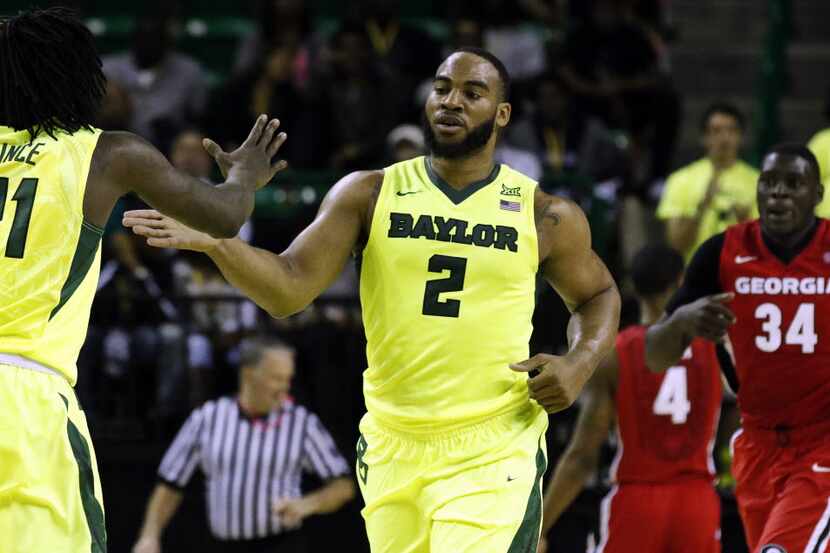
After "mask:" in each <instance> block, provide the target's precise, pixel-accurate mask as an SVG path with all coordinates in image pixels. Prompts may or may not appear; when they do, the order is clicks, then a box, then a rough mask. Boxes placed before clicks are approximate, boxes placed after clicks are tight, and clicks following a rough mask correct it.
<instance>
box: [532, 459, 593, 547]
mask: <svg viewBox="0 0 830 553" xmlns="http://www.w3.org/2000/svg"><path fill="white" fill-rule="evenodd" d="M595 469H596V458H595V457H587V456H586V457H582V456H579V455H577V454H576V453H575V452H574V451H573V450H572V449H569V450H568V451H566V452H565V454H564V455H563V456H562V459H561V460H560V461H559V464H558V465H556V469H555V470H554V472H553V478H552V479H551V482H550V484H549V485H548V489H547V491H546V492H545V501H544V507H543V509H542V512H543V513H544V516H543V519H542V535H543V536H544V535H545V534H547V533H548V531H550V529H551V528H552V527H553V525H554V524H556V521H557V520H559V517H560V516H562V513H564V512H565V510H566V509H567V508H568V507H569V506H570V504H571V503H573V501H574V499H576V496H578V495H579V492H581V491H582V488H583V487H584V486H585V482H586V481H587V480H588V478H589V477H590V476H591V473H592V472H593V471H594V470H595Z"/></svg>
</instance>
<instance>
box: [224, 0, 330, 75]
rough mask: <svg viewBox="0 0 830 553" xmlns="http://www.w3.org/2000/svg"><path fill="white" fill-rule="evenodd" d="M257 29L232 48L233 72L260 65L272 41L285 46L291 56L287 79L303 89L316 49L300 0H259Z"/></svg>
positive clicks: (242, 71)
mask: <svg viewBox="0 0 830 553" xmlns="http://www.w3.org/2000/svg"><path fill="white" fill-rule="evenodd" d="M257 12H258V14H257V19H256V20H257V23H258V24H259V26H258V28H257V30H256V31H255V32H254V33H253V34H250V35H248V36H246V37H245V38H243V39H242V40H241V41H240V43H239V47H238V48H237V51H236V62H235V63H234V68H233V72H234V75H248V74H250V73H251V71H253V70H255V69H256V68H258V67H261V66H262V65H263V60H264V59H265V58H267V57H268V56H269V54H270V51H271V49H272V45H273V44H274V43H276V42H278V43H280V44H283V45H285V46H287V47H288V48H289V50H288V51H290V52H291V54H292V56H291V59H290V60H289V62H288V64H289V68H288V72H289V74H290V78H291V81H292V82H293V84H294V85H295V86H297V87H298V88H301V89H304V88H305V87H306V86H307V85H308V84H309V79H310V77H311V72H312V71H311V68H312V66H313V65H314V60H315V59H316V57H317V53H318V52H317V51H318V50H319V46H320V45H319V44H318V42H319V41H318V39H317V37H316V36H315V35H313V34H312V28H311V16H310V15H309V13H308V7H307V5H306V3H305V2H303V0H260V1H259V7H258V10H257Z"/></svg>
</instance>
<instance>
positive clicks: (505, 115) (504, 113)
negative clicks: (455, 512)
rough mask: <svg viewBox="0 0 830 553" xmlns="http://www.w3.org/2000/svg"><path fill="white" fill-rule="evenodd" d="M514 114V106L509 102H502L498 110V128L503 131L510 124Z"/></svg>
mask: <svg viewBox="0 0 830 553" xmlns="http://www.w3.org/2000/svg"><path fill="white" fill-rule="evenodd" d="M512 112H513V106H511V105H510V103H509V102H501V103H499V105H498V107H497V108H496V126H497V127H498V128H500V129H503V128H504V127H506V126H507V124H508V123H509V122H510V114H511V113H512Z"/></svg>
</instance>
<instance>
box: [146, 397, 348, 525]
mask: <svg viewBox="0 0 830 553" xmlns="http://www.w3.org/2000/svg"><path fill="white" fill-rule="evenodd" d="M197 466H200V467H201V468H202V471H203V472H204V474H205V480H206V486H207V490H206V491H207V507H208V519H209V521H210V529H211V532H212V533H213V535H214V536H216V537H217V538H220V539H225V540H239V539H252V538H264V537H266V536H270V535H274V534H278V533H280V531H281V528H280V522H279V520H276V519H275V518H274V517H272V516H271V503H272V502H273V501H274V500H275V499H279V498H284V497H299V496H300V495H301V491H300V477H301V474H302V472H303V470H307V471H314V472H315V473H317V475H318V476H319V477H320V478H321V479H323V480H328V479H331V478H335V477H338V476H342V475H345V474H347V473H349V465H348V463H347V462H346V460H345V459H344V458H343V456H342V455H340V453H339V452H338V451H337V448H336V446H335V444H334V440H333V439H332V438H331V435H330V434H329V433H328V431H326V429H325V428H323V425H322V424H321V423H320V419H319V418H317V416H316V415H315V414H314V413H311V412H310V411H308V410H307V409H306V408H305V407H302V406H300V405H296V404H294V403H293V402H292V401H290V400H286V401H285V402H284V403H283V405H282V407H281V408H280V409H279V410H275V411H272V412H271V413H270V414H269V415H268V416H267V417H261V418H257V419H250V418H248V417H246V416H245V414H244V413H242V412H241V411H240V409H239V404H238V402H237V400H236V398H233V397H223V398H220V399H218V400H216V401H208V402H207V403H205V404H204V405H203V406H202V407H200V408H198V409H196V410H195V411H193V413H191V414H190V417H189V418H188V419H187V421H186V422H185V423H184V426H182V428H181V430H179V433H178V435H177V436H176V438H175V439H174V440H173V443H172V444H171V445H170V448H169V449H168V450H167V453H165V455H164V458H163V459H162V461H161V465H160V466H159V470H158V475H159V477H160V478H161V480H162V481H163V482H165V483H166V484H168V485H170V486H174V487H177V488H183V487H184V486H186V485H187V483H188V481H189V480H190V478H191V476H192V475H193V471H194V470H195V469H196V467H197Z"/></svg>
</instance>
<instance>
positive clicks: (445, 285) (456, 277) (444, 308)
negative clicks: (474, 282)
mask: <svg viewBox="0 0 830 553" xmlns="http://www.w3.org/2000/svg"><path fill="white" fill-rule="evenodd" d="M427 269H428V270H429V272H430V273H443V272H444V271H449V272H450V276H448V277H447V278H439V279H436V280H428V281H427V284H426V288H425V289H424V307H423V309H422V310H421V312H422V313H423V314H424V315H436V316H438V317H458V312H459V310H460V309H461V302H460V301H459V300H444V301H441V300H439V299H438V295H439V294H441V293H442V292H460V291H461V290H462V289H463V288H464V275H465V274H466V272H467V259H466V258H463V257H453V256H449V255H439V254H435V255H433V256H432V257H430V258H429V265H427Z"/></svg>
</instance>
